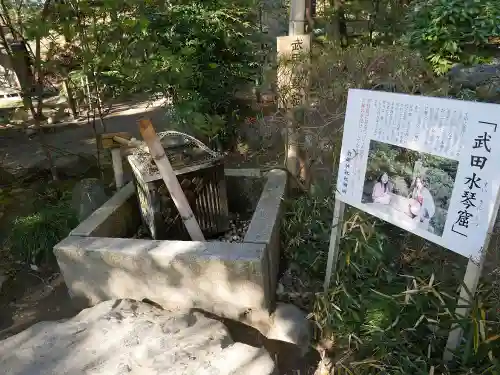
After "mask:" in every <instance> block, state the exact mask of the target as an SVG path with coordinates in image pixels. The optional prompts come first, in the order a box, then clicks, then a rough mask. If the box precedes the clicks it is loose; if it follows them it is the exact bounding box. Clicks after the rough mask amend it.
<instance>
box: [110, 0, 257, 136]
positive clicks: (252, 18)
mask: <svg viewBox="0 0 500 375" xmlns="http://www.w3.org/2000/svg"><path fill="white" fill-rule="evenodd" d="M160 3H161V2H157V1H150V2H146V3H144V4H142V5H140V6H137V7H136V8H134V10H133V11H131V12H130V13H128V14H121V13H120V14H119V15H118V17H121V19H120V22H116V23H114V24H113V25H114V27H116V28H117V29H118V30H120V32H121V33H122V34H125V35H127V38H128V40H127V45H126V48H124V46H123V45H121V44H118V45H117V47H116V48H117V52H110V54H111V55H112V56H113V58H114V60H113V61H109V66H108V70H109V71H113V72H115V73H114V75H115V77H116V78H120V77H122V79H123V85H124V86H126V87H133V88H134V90H135V91H143V92H147V93H150V94H158V93H161V94H163V95H165V96H166V97H168V98H170V99H171V100H172V104H173V107H174V109H175V110H174V119H173V120H174V121H173V123H172V124H170V125H173V126H175V125H177V126H180V127H181V128H182V129H184V130H185V131H189V132H191V133H194V134H195V135H202V136H205V137H214V136H216V135H219V136H220V135H221V134H227V135H231V133H232V130H233V129H232V128H231V126H232V121H233V120H234V117H235V116H236V112H237V109H238V108H237V103H236V100H235V93H236V92H237V91H238V90H240V89H242V88H244V87H245V86H247V85H248V84H249V83H250V82H252V81H253V80H254V79H255V76H256V73H257V71H258V65H257V63H256V61H257V55H256V53H257V51H258V50H257V48H256V42H257V39H256V35H257V33H256V31H257V28H256V21H257V17H256V9H257V8H256V7H255V9H252V4H253V3H252V2H251V1H247V2H245V1H244V0H243V1H238V2H229V1H227V0H213V1H194V2H186V1H182V0H178V1H174V2H173V3H170V4H169V5H168V6H164V4H163V5H161V4H160ZM109 35H113V33H109ZM110 43H115V44H116V41H114V40H112V39H110ZM110 50H112V49H111V48H110ZM118 52H120V53H118ZM113 53H114V54H113Z"/></svg>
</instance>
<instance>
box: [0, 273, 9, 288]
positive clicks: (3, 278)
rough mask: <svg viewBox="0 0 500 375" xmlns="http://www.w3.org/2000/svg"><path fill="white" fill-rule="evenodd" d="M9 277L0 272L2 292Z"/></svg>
mask: <svg viewBox="0 0 500 375" xmlns="http://www.w3.org/2000/svg"><path fill="white" fill-rule="evenodd" d="M7 278H8V277H7V275H4V274H3V273H1V272H0V290H2V284H3V283H4V282H5V281H6V280H7Z"/></svg>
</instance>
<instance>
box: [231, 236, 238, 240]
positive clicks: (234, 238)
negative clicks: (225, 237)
mask: <svg viewBox="0 0 500 375" xmlns="http://www.w3.org/2000/svg"><path fill="white" fill-rule="evenodd" d="M231 239H232V240H233V241H238V240H239V239H240V238H239V237H238V236H233V237H232V238H231Z"/></svg>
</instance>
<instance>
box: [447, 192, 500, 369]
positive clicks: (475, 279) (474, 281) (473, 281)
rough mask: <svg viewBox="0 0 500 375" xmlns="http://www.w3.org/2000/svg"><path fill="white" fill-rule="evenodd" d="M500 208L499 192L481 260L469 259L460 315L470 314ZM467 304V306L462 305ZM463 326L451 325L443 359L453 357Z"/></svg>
mask: <svg viewBox="0 0 500 375" xmlns="http://www.w3.org/2000/svg"><path fill="white" fill-rule="evenodd" d="M499 208H500V194H497V197H496V201H495V205H494V206H493V212H494V214H493V215H492V217H491V221H490V224H489V226H488V234H487V236H486V239H485V240H484V245H483V247H482V250H481V257H480V259H479V261H477V260H473V259H469V263H467V269H466V270H465V276H464V282H463V284H462V287H461V288H460V295H459V297H458V301H457V305H459V306H458V307H457V309H456V310H455V313H456V314H457V315H458V316H460V317H465V316H467V314H469V310H470V308H469V306H470V304H471V302H472V299H473V298H474V295H475V294H476V289H477V285H478V283H479V278H480V277H481V274H482V271H483V265H484V262H485V260H486V255H487V253H488V246H489V244H490V239H491V234H492V233H493V229H494V227H495V221H496V217H497V214H498V209H499ZM460 305H465V306H460ZM462 335H463V332H462V328H461V327H460V326H459V325H457V324H455V325H454V326H452V327H451V331H450V334H449V335H448V341H447V342H446V347H445V350H444V355H443V359H444V360H445V361H446V362H448V361H450V360H452V359H453V351H454V350H455V349H456V348H457V347H458V346H459V344H460V340H462Z"/></svg>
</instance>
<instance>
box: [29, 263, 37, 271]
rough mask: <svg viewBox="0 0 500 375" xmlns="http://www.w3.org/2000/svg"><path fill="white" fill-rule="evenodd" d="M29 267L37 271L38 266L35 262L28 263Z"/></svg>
mask: <svg viewBox="0 0 500 375" xmlns="http://www.w3.org/2000/svg"><path fill="white" fill-rule="evenodd" d="M30 268H31V269H32V270H33V271H37V272H38V266H37V265H36V264H30Z"/></svg>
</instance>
